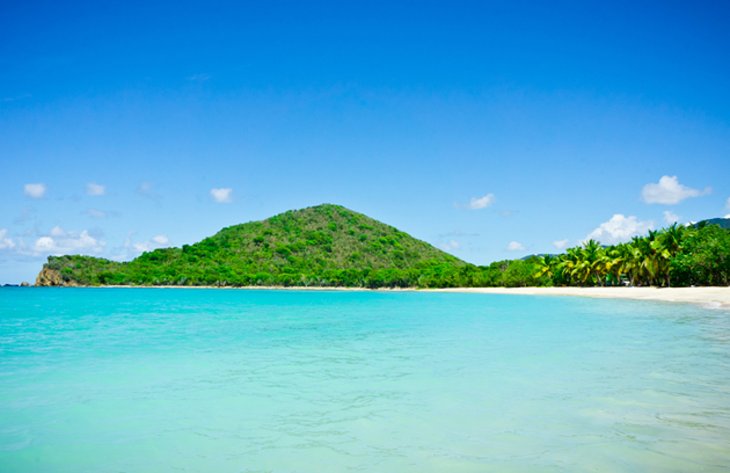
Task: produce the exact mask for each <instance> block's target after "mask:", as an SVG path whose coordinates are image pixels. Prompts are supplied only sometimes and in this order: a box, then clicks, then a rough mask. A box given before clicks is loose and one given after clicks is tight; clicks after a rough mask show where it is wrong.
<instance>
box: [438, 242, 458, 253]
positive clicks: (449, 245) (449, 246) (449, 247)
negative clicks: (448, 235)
mask: <svg viewBox="0 0 730 473" xmlns="http://www.w3.org/2000/svg"><path fill="white" fill-rule="evenodd" d="M441 248H442V249H444V250H445V251H454V250H458V249H459V248H461V243H459V242H458V241H456V240H449V241H447V242H446V243H444V244H442V245H441Z"/></svg>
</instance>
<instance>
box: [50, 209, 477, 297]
mask: <svg viewBox="0 0 730 473" xmlns="http://www.w3.org/2000/svg"><path fill="white" fill-rule="evenodd" d="M467 266H470V267H472V268H473V266H472V265H467V263H465V262H463V261H461V260H459V259H458V258H456V257H454V256H451V255H449V254H447V253H444V252H443V251H441V250H438V249H436V248H434V247H433V246H431V245H429V244H428V243H425V242H423V241H420V240H417V239H415V238H413V237H411V236H409V235H408V234H406V233H404V232H402V231H399V230H397V229H396V228H393V227H391V226H389V225H386V224H384V223H381V222H378V221H377V220H373V219H371V218H369V217H367V216H365V215H363V214H360V213H357V212H353V211H351V210H348V209H346V208H344V207H341V206H338V205H329V204H325V205H319V206H316V207H309V208H305V209H301V210H292V211H288V212H284V213H282V214H279V215H276V216H274V217H271V218H269V219H266V220H262V221H258V222H249V223H244V224H241V225H235V226H232V227H227V228H224V229H223V230H221V231H220V232H218V233H217V234H215V235H213V236H211V237H209V238H206V239H204V240H202V241H200V242H199V243H195V244H193V245H183V247H182V248H165V249H158V250H154V251H150V252H147V253H144V254H142V255H141V256H139V257H138V258H136V259H134V260H132V261H130V262H125V263H120V262H115V261H110V260H106V259H101V258H94V257H89V256H60V257H49V258H48V262H47V263H46V264H45V265H44V267H43V270H42V271H41V273H40V274H39V275H38V279H37V281H36V284H37V285H122V284H131V285H192V286H195V285H217V286H249V285H280V286H350V287H352V286H360V287H383V286H390V287H394V286H399V287H406V286H448V285H450V284H449V278H450V277H451V276H452V275H454V274H455V273H457V272H459V270H460V269H463V268H465V267H467Z"/></svg>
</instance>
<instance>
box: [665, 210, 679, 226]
mask: <svg viewBox="0 0 730 473" xmlns="http://www.w3.org/2000/svg"><path fill="white" fill-rule="evenodd" d="M677 222H679V215H677V214H675V213H674V212H672V211H670V210H665V211H664V223H668V224H669V225H671V224H673V223H677Z"/></svg>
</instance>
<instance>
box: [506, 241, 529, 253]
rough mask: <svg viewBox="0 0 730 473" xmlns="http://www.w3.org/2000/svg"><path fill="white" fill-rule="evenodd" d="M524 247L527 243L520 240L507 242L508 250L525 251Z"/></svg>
mask: <svg viewBox="0 0 730 473" xmlns="http://www.w3.org/2000/svg"><path fill="white" fill-rule="evenodd" d="M524 249H525V245H523V244H522V243H520V242H519V241H511V242H509V243H508V244H507V250H508V251H523V250H524Z"/></svg>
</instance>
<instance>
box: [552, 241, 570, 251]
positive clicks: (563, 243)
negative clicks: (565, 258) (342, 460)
mask: <svg viewBox="0 0 730 473" xmlns="http://www.w3.org/2000/svg"><path fill="white" fill-rule="evenodd" d="M569 243H570V242H569V241H568V240H555V241H554V242H553V246H554V247H555V248H557V249H558V250H564V249H566V248H567V247H568V244H569Z"/></svg>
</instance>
